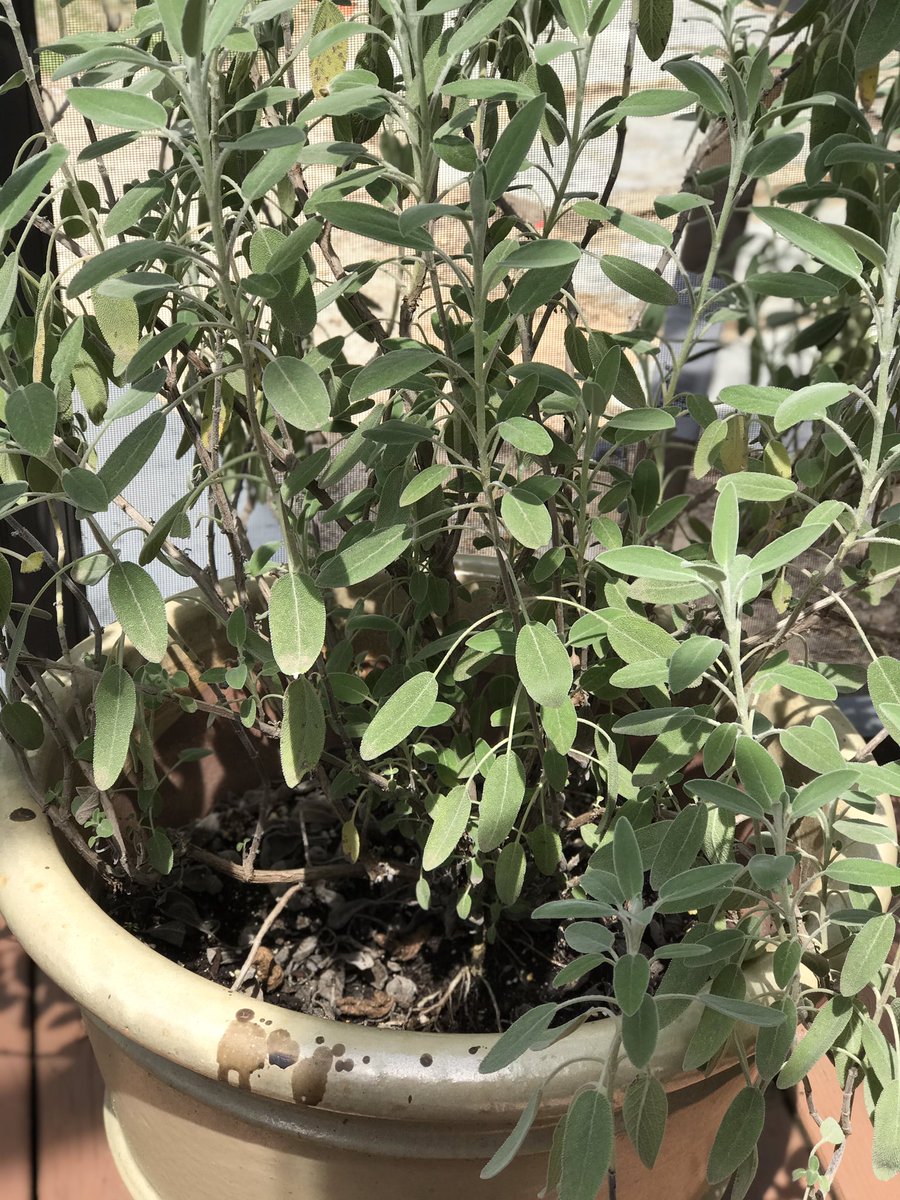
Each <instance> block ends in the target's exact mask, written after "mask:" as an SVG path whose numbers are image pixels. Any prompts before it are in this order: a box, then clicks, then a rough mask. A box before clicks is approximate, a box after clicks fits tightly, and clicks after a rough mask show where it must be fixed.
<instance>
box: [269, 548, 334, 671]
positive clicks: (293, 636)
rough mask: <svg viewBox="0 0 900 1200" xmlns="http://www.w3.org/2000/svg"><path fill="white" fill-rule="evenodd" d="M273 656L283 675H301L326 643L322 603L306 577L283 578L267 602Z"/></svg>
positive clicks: (323, 605) (313, 585) (291, 576)
mask: <svg viewBox="0 0 900 1200" xmlns="http://www.w3.org/2000/svg"><path fill="white" fill-rule="evenodd" d="M269 634H270V636H271V638H272V654H273V656H274V658H275V661H276V662H277V663H278V666H279V668H280V669H281V670H282V671H284V673H285V675H304V674H305V673H306V672H307V671H308V670H309V669H310V667H311V666H312V665H313V663H314V662H315V661H316V659H317V658H318V657H319V655H320V654H321V653H322V645H323V643H324V641H325V602H324V600H323V599H322V594H321V592H320V591H319V589H318V588H317V587H316V585H315V583H314V582H313V580H312V579H310V577H309V576H308V575H304V574H302V573H300V572H298V573H296V574H294V573H289V574H287V575H282V576H281V578H280V579H277V580H276V581H275V584H274V586H273V588H272V594H271V596H270V598H269Z"/></svg>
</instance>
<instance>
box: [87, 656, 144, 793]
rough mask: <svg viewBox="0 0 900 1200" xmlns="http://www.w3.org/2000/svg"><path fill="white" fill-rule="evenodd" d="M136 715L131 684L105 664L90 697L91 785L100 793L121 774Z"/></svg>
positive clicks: (113, 666) (114, 667) (122, 672)
mask: <svg viewBox="0 0 900 1200" xmlns="http://www.w3.org/2000/svg"><path fill="white" fill-rule="evenodd" d="M136 712H137V692H136V690H135V686H134V680H133V679H132V678H131V676H130V675H129V674H128V672H127V671H125V670H124V669H123V668H122V667H120V666H117V665H116V664H115V663H109V664H108V665H107V667H106V669H105V670H104V672H103V674H102V676H101V677H100V682H99V683H98V684H97V690H96V692H95V693H94V760H93V766H94V783H95V784H96V785H97V787H98V788H99V789H100V791H101V792H105V791H108V790H109V789H110V788H111V787H113V785H114V784H115V782H116V780H117V779H118V778H119V776H120V775H121V773H122V768H123V767H124V766H125V759H126V758H127V757H128V746H129V743H130V741H131V731H132V729H133V728H134V718H135V713H136Z"/></svg>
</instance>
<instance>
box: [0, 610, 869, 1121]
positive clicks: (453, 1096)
mask: <svg viewBox="0 0 900 1200" xmlns="http://www.w3.org/2000/svg"><path fill="white" fill-rule="evenodd" d="M192 598H195V597H193V596H192V594H191V593H188V594H186V595H184V596H178V597H175V598H174V599H173V600H172V601H170V602H169V604H168V606H167V615H168V618H169V623H170V624H171V625H175V626H176V627H180V626H182V625H183V622H184V620H185V617H186V616H187V617H192V616H193V617H195V616H196V615H197V614H198V612H202V611H204V610H202V609H201V607H200V606H199V605H197V606H195V605H192V604H190V603H186V602H187V601H188V600H189V599H192ZM120 634H121V630H120V628H119V626H117V625H112V626H110V627H109V628H108V629H107V631H106V636H105V638H104V644H105V645H106V644H112V643H113V642H114V641H116V640H117V639H118V638H119V636H120ZM92 650H93V642H92V641H89V642H86V643H82V645H81V646H80V647H76V649H75V651H73V654H77V653H81V654H82V655H83V654H84V653H85V652H86V651H87V652H89V651H92ZM62 686H63V687H64V689H65V688H67V686H68V685H62ZM839 715H842V714H839ZM847 725H848V728H849V723H847ZM845 732H846V731H845ZM847 736H848V738H849V739H850V740H849V742H848V745H850V746H851V748H853V749H856V748H858V746H859V745H862V739H861V738H860V737H859V735H858V734H856V733H855V731H852V735H850V734H848V735H847ZM853 739H856V740H855V741H854V740H853ZM38 754H40V752H38ZM883 807H884V808H885V812H886V814H888V815H887V816H886V820H888V822H889V823H890V822H891V821H892V814H891V811H890V805H887V806H884V805H883ZM878 849H883V848H881V847H879V848H878ZM859 850H860V852H866V853H869V852H871V851H872V850H873V848H872V847H868V846H864V847H860V848H859ZM0 908H2V911H3V914H4V915H5V917H6V918H7V920H8V922H9V925H10V927H11V928H12V930H13V932H14V933H15V934H16V936H17V937H18V938H19V940H20V941H21V943H22V945H23V946H24V948H25V950H26V951H27V952H28V953H29V954H30V955H31V957H32V958H33V959H34V960H35V962H37V964H38V965H39V966H40V967H41V969H43V970H44V971H46V972H47V974H49V975H50V976H51V977H52V978H53V979H55V980H56V982H58V983H59V984H60V986H61V987H62V988H63V989H64V990H65V991H66V992H68V994H69V995H70V996H71V997H72V998H73V999H74V1000H76V1001H77V1002H78V1004H80V1005H81V1006H82V1007H83V1008H84V1009H85V1010H86V1011H87V1012H88V1013H90V1014H93V1015H95V1016H96V1017H98V1018H99V1019H100V1021H102V1022H103V1023H104V1024H105V1025H107V1026H109V1027H111V1028H112V1029H114V1030H116V1031H117V1032H118V1033H119V1034H121V1035H123V1036H124V1037H126V1038H128V1039H130V1040H131V1041H133V1042H135V1043H136V1044H137V1045H138V1046H140V1047H143V1048H144V1049H145V1050H147V1051H150V1052H151V1053H153V1054H155V1055H157V1056H159V1057H161V1058H164V1059H168V1060H169V1061H171V1062H172V1063H175V1064H177V1065H179V1066H181V1067H184V1068H187V1069H188V1070H191V1071H194V1072H196V1073H197V1074H198V1075H201V1076H204V1077H206V1078H207V1079H212V1080H219V1081H223V1082H225V1083H228V1084H231V1085H232V1086H236V1083H235V1080H234V1078H233V1075H234V1073H235V1071H236V1070H237V1068H236V1067H235V1068H232V1069H231V1070H230V1071H226V1072H225V1074H224V1076H223V1061H224V1062H225V1063H227V1062H228V1061H230V1059H229V1053H228V1038H229V1037H232V1038H233V1037H234V1036H235V1027H236V1026H243V1027H244V1028H246V1026H247V1024H249V1023H251V1022H252V1025H253V1026H255V1027H256V1029H255V1030H254V1035H255V1036H256V1038H257V1043H256V1044H257V1045H258V1044H259V1038H260V1033H259V1030H262V1031H263V1033H264V1034H266V1035H267V1034H269V1033H271V1032H273V1031H279V1034H280V1037H281V1045H282V1046H283V1045H284V1043H285V1041H287V1042H292V1043H295V1044H296V1052H297V1055H298V1056H299V1059H298V1065H297V1068H296V1069H297V1070H299V1069H300V1067H301V1065H302V1066H308V1065H309V1064H310V1062H311V1060H312V1059H313V1055H315V1054H316V1051H317V1050H318V1052H319V1058H318V1060H317V1061H318V1062H319V1063H320V1064H321V1062H322V1057H323V1056H325V1055H327V1053H328V1049H327V1048H330V1050H331V1059H330V1060H329V1061H328V1064H327V1067H326V1068H325V1073H324V1077H323V1080H322V1083H323V1088H322V1090H323V1096H322V1097H321V1101H320V1104H321V1108H322V1110H323V1111H326V1112H333V1113H339V1114H353V1115H357V1116H372V1117H390V1116H393V1117H400V1116H402V1117H403V1118H404V1119H405V1120H407V1121H423V1122H424V1121H433V1120H435V1119H444V1120H446V1118H447V1115H448V1113H451V1114H452V1113H457V1114H458V1115H459V1116H460V1117H462V1116H463V1115H465V1116H466V1117H467V1118H469V1119H471V1118H472V1117H473V1115H474V1116H475V1118H476V1119H485V1120H496V1124H497V1127H498V1128H501V1127H503V1126H505V1125H508V1124H510V1123H512V1122H514V1121H515V1120H516V1119H517V1118H518V1116H519V1114H520V1112H521V1110H522V1108H523V1107H524V1106H525V1105H526V1104H527V1102H528V1100H529V1099H530V1098H531V1096H532V1094H533V1092H534V1090H535V1088H536V1087H537V1086H539V1085H540V1084H541V1083H542V1082H543V1080H544V1079H545V1078H546V1077H547V1076H548V1075H549V1074H550V1073H551V1072H553V1071H556V1070H557V1069H560V1068H562V1069H560V1070H559V1073H558V1074H556V1075H555V1076H554V1078H553V1079H552V1080H551V1082H550V1083H549V1084H548V1086H547V1087H546V1088H545V1093H544V1104H543V1105H542V1109H541V1112H542V1116H543V1115H544V1114H546V1113H549V1112H553V1111H558V1112H561V1111H562V1110H563V1109H564V1108H565V1106H566V1104H567V1102H568V1099H569V1098H570V1097H571V1096H572V1095H573V1094H574V1093H575V1092H576V1091H577V1090H578V1089H579V1088H580V1087H582V1086H584V1085H587V1084H594V1083H596V1080H597V1078H598V1075H599V1068H600V1067H602V1064H603V1063H605V1061H606V1060H607V1058H608V1055H609V1053H610V1051H611V1049H612V1047H613V1043H614V1041H616V1040H617V1038H618V1035H619V1029H620V1018H619V1017H605V1018H602V1019H598V1020H595V1021H591V1022H588V1023H587V1024H586V1025H584V1026H582V1027H581V1028H580V1029H579V1030H577V1031H576V1032H574V1033H573V1034H570V1035H569V1036H568V1037H567V1038H565V1039H564V1040H563V1041H561V1042H559V1043H557V1044H555V1045H553V1046H550V1047H548V1048H547V1049H545V1050H542V1051H528V1052H526V1054H525V1055H523V1056H522V1057H521V1058H519V1059H518V1060H517V1061H516V1062H515V1063H513V1064H512V1065H511V1066H510V1067H507V1068H506V1069H504V1070H503V1071H499V1072H496V1073H495V1074H492V1075H480V1074H479V1073H478V1063H479V1061H480V1060H481V1058H483V1056H484V1054H485V1053H486V1052H487V1050H488V1049H489V1048H490V1047H491V1046H493V1045H494V1043H495V1042H496V1041H497V1040H498V1038H499V1036H500V1035H499V1034H486V1035H484V1034H480V1035H474V1034H466V1033H454V1034H448V1033H430V1032H423V1031H417V1030H393V1029H383V1028H374V1027H370V1026H364V1025H355V1024H349V1023H344V1022H338V1021H331V1020H328V1019H326V1018H323V1017H315V1016H310V1015H307V1014H305V1013H298V1012H293V1011H290V1010H287V1009H284V1008H280V1007H278V1006H277V1005H275V1004H272V1003H270V1002H268V1001H265V1000H248V998H247V997H246V996H242V995H239V994H235V993H232V992H230V991H229V990H228V989H227V988H226V987H224V986H223V985H222V984H219V983H214V982H213V981H212V980H209V979H203V978H201V977H200V976H197V975H194V974H193V973H192V972H191V971H189V970H187V969H186V968H185V967H182V966H180V965H178V964H176V963H174V962H172V961H170V960H169V959H167V958H165V957H164V956H163V955H162V954H160V953H159V952H158V951H156V950H154V949H152V948H151V947H149V946H147V945H145V944H144V943H143V942H141V941H139V940H138V939H137V938H136V937H135V936H133V935H132V934H130V933H129V932H127V931H126V930H125V929H123V928H122V927H121V926H119V925H118V924H117V923H116V922H115V921H114V920H113V919H112V918H111V917H109V916H108V915H107V914H106V913H105V912H103V910H102V909H101V908H100V907H99V905H98V904H97V903H96V902H95V901H94V900H93V899H92V898H91V897H90V896H89V895H88V893H87V892H86V891H85V890H84V889H83V888H82V886H81V884H80V883H79V882H78V881H77V880H76V878H75V876H74V875H73V874H72V872H71V871H70V869H69V867H68V865H67V863H66V862H65V859H64V858H63V855H62V853H61V851H60V848H59V846H58V845H57V842H56V840H55V838H54V836H53V833H52V827H51V824H50V821H49V819H48V818H47V817H46V816H45V815H43V813H42V812H41V810H40V806H39V805H38V804H37V803H36V802H35V801H34V800H33V799H32V797H31V794H30V792H29V791H28V789H27V787H26V785H25V783H24V781H23V779H22V777H21V774H20V771H19V767H18V763H17V762H16V759H15V756H14V755H13V753H12V751H11V749H10V748H9V747H8V746H7V745H5V744H4V743H0ZM770 959H771V956H770V955H763V956H761V957H760V958H759V959H756V960H754V961H752V962H750V963H749V964H747V965H746V966H745V967H744V974H745V977H746V980H747V998H748V999H754V998H758V997H761V996H764V995H765V994H767V993H770V992H772V991H773V990H775V984H774V977H773V974H772V970H771V963H770ZM702 1011H703V1009H702V1006H701V1005H700V1003H699V1002H698V1001H694V1002H693V1003H692V1004H691V1005H690V1006H689V1007H688V1008H687V1009H686V1010H685V1011H684V1012H682V1013H681V1015H680V1016H679V1017H678V1018H677V1019H676V1020H674V1021H673V1022H672V1023H671V1024H669V1025H667V1026H666V1027H665V1028H664V1029H663V1030H661V1032H660V1037H659V1042H658V1044H657V1048H656V1052H655V1054H654V1057H653V1060H652V1064H651V1070H652V1072H653V1074H654V1075H656V1076H657V1078H659V1079H660V1081H661V1082H663V1084H664V1085H665V1086H666V1089H667V1090H668V1091H676V1090H678V1089H680V1088H682V1087H685V1086H687V1085H689V1084H691V1083H693V1082H695V1081H697V1080H699V1079H702V1078H704V1077H705V1076H704V1073H703V1072H700V1071H689V1072H685V1071H684V1070H683V1069H682V1066H681V1064H682V1061H683V1058H684V1051H685V1048H686V1046H687V1043H688V1042H689V1041H690V1038H691V1037H692V1035H693V1032H694V1029H695V1028H696V1024H697V1021H698V1019H699V1016H700V1014H701V1012H702ZM239 1012H241V1013H242V1019H241V1020H239V1019H238V1017H237V1014H238V1013H239ZM247 1012H249V1013H250V1016H249V1017H247V1016H246V1015H245V1014H246V1013H247ZM741 1033H742V1038H743V1040H744V1041H745V1042H746V1043H747V1044H748V1045H751V1044H752V1041H753V1038H754V1037H755V1030H753V1029H751V1028H750V1027H748V1026H743V1027H741ZM237 1036H238V1037H240V1036H241V1030H240V1029H238V1032H237ZM223 1047H224V1049H223ZM283 1058H284V1056H283V1054H279V1055H277V1056H276V1059H275V1061H272V1059H271V1058H270V1057H269V1056H268V1055H267V1056H266V1060H265V1065H264V1066H262V1068H261V1069H254V1070H252V1071H251V1072H250V1073H249V1074H248V1077H247V1086H249V1087H250V1089H251V1090H252V1092H253V1094H254V1095H256V1096H259V1097H263V1098H266V1099H269V1100H275V1101H286V1102H288V1103H290V1104H291V1105H294V1104H295V1103H297V1101H296V1100H295V1097H294V1092H293V1089H292V1084H291V1077H292V1071H291V1070H288V1069H286V1068H287V1067H288V1066H290V1067H293V1066H294V1064H293V1062H290V1063H287V1064H285V1063H284V1061H283ZM220 1060H222V1061H220ZM734 1061H735V1060H734V1058H733V1057H731V1058H728V1059H727V1060H723V1061H722V1062H721V1063H720V1064H719V1069H725V1068H727V1067H729V1066H731V1065H732V1064H733V1062H734ZM348 1064H349V1065H348ZM332 1066H334V1069H331V1067H332ZM636 1074H637V1072H636V1071H634V1069H633V1068H632V1067H631V1066H630V1064H628V1063H627V1062H625V1063H623V1064H622V1066H621V1068H620V1072H619V1078H618V1086H619V1088H624V1087H626V1086H627V1085H628V1083H629V1082H630V1081H631V1079H632V1078H634V1076H635V1075H636ZM473 1100H474V1102H473Z"/></svg>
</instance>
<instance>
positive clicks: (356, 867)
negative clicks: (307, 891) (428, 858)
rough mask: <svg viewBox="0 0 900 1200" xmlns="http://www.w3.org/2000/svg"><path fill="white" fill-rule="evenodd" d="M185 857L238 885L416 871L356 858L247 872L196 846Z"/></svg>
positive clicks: (407, 875) (406, 866) (403, 865)
mask: <svg viewBox="0 0 900 1200" xmlns="http://www.w3.org/2000/svg"><path fill="white" fill-rule="evenodd" d="M188 855H189V856H190V857H191V858H192V859H194V861H195V862H201V863H205V865H206V866H208V867H211V868H212V870H214V871H218V873H219V874H220V875H226V876H227V877H228V878H229V879H235V880H237V882H238V883H258V884H265V885H267V886H268V885H269V884H273V883H296V884H303V885H307V884H311V883H323V882H326V881H328V880H330V879H351V878H354V877H355V878H364V879H386V878H392V877H394V876H402V877H403V878H404V879H418V877H419V872H418V871H417V870H416V869H415V868H414V867H411V866H409V864H408V863H395V862H382V861H380V860H378V859H360V860H359V861H358V862H355V863H349V862H348V863H323V864H322V866H318V867H294V868H289V869H285V870H277V871H270V870H252V871H247V870H246V868H245V867H244V866H243V864H242V863H236V862H232V861H231V859H229V858H223V857H222V855H221V854H214V853H213V852H212V851H211V850H203V849H201V848H200V847H199V846H190V847H189V848H188Z"/></svg>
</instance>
